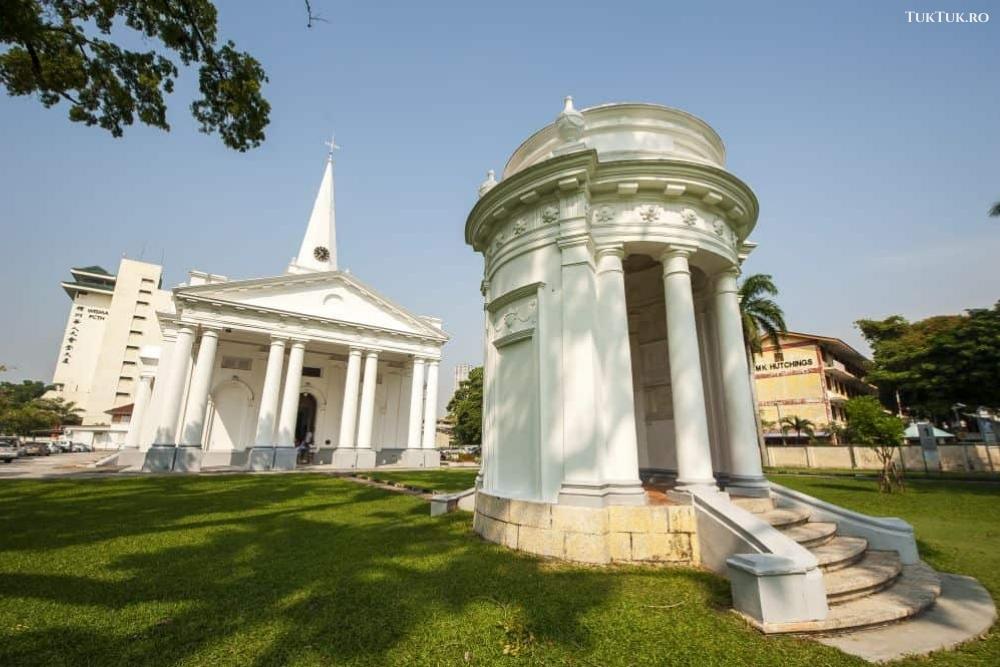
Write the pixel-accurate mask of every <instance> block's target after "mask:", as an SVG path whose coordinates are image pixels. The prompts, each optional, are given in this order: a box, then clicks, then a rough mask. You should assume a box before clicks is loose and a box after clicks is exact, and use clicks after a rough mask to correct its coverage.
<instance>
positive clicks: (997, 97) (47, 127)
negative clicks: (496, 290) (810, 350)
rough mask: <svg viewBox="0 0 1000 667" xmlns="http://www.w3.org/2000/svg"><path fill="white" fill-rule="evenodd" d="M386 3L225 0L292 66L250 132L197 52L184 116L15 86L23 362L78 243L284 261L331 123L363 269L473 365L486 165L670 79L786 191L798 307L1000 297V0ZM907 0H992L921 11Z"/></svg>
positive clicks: (114, 255)
mask: <svg viewBox="0 0 1000 667" xmlns="http://www.w3.org/2000/svg"><path fill="white" fill-rule="evenodd" d="M978 1H979V4H978V5H977V4H969V3H955V2H948V1H945V0H942V1H937V0H936V1H935V2H934V3H933V6H920V5H918V4H915V3H912V2H894V1H891V0H882V1H880V2H875V3H873V2H857V3H854V2H837V3H830V2H826V3H810V2H796V3H793V2H753V3H747V2H734V3H723V2H699V3H690V2H685V3H676V2H665V1H663V0H660V1H658V2H615V3H600V4H599V5H596V6H592V7H588V6H586V4H587V3H580V2H573V3H569V2H559V3H557V2H538V1H537V0H536V1H535V2H531V3H522V2H503V3H494V4H488V3H481V2H478V3H477V2H455V3H438V2H425V3H414V2H391V3H390V2H370V3H353V4H348V3H339V2H333V1H332V0H313V5H314V8H315V10H316V11H317V12H319V13H320V14H321V15H323V16H324V17H326V18H327V19H329V21H330V22H329V23H318V24H317V25H316V26H315V27H314V28H312V29H307V28H306V27H305V15H304V10H303V8H302V6H301V3H298V2H282V3H277V2H267V1H264V0H255V1H252V2H250V1H244V2H236V1H234V0H224V1H222V2H221V3H219V8H220V36H222V37H224V38H231V39H233V40H235V41H236V42H237V44H238V45H239V46H240V47H241V48H243V49H245V50H248V51H250V52H251V53H253V54H254V55H255V56H256V57H257V58H258V59H259V60H260V61H261V62H262V63H263V65H264V67H265V68H266V70H267V72H268V75H269V76H270V84H269V85H268V86H267V88H266V95H267V97H268V99H269V100H270V102H271V105H272V115H271V118H272V122H271V125H270V127H269V128H268V130H267V141H266V143H265V144H264V146H263V147H262V148H260V149H258V150H255V151H252V152H249V153H245V154H240V153H236V152H233V151H230V150H228V149H226V148H224V147H223V145H222V143H221V142H220V141H219V139H218V138H217V137H214V136H206V135H202V134H200V133H198V132H197V130H196V128H195V125H194V122H193V121H192V120H191V118H190V115H189V114H188V112H187V105H188V104H189V102H190V100H191V97H192V95H191V90H192V87H193V85H194V80H195V78H196V77H195V73H193V72H185V73H184V75H183V76H182V77H181V79H180V81H179V82H178V83H179V85H178V91H177V92H176V93H175V94H174V95H173V97H172V100H171V108H170V121H171V123H172V126H173V129H172V131H171V132H169V133H164V132H161V131H158V130H151V129H147V128H144V127H139V126H136V127H133V128H131V129H130V130H128V131H127V132H126V136H125V138H124V139H114V138H112V137H110V136H109V135H107V134H106V133H104V132H103V131H101V130H99V129H96V128H87V127H84V126H82V125H79V124H71V123H69V122H68V120H67V119H66V109H65V108H64V107H56V108H54V109H51V110H43V109H42V108H41V107H40V106H39V105H38V104H37V102H35V101H33V100H29V99H25V98H7V97H4V98H2V102H0V137H2V144H0V145H2V150H0V194H2V202H3V208H2V213H0V224H2V237H0V238H2V242H0V284H2V285H3V289H2V290H0V312H3V314H4V318H3V333H2V334H0V362H3V363H6V364H7V365H9V366H15V367H16V369H14V370H12V371H11V372H9V373H7V374H6V375H5V376H4V379H19V378H22V377H30V378H41V379H50V378H51V372H52V368H53V367H54V363H55V357H56V351H57V346H58V344H59V339H60V336H61V333H62V329H63V326H64V324H65V316H66V312H67V310H66V309H67V306H68V305H69V304H68V300H67V298H66V295H65V294H64V293H63V291H62V290H61V289H60V288H59V281H60V280H63V279H65V278H67V277H68V275H69V274H68V269H69V267H71V266H80V265H87V264H102V265H104V266H106V267H108V268H109V269H113V268H114V267H115V266H116V265H117V262H118V259H119V258H120V257H121V255H122V254H123V253H124V254H126V255H127V256H129V257H133V258H137V257H139V255H140V253H142V252H143V251H144V252H145V255H144V256H145V258H146V259H148V260H152V261H159V260H160V258H161V256H162V257H163V259H164V262H165V267H166V280H165V285H168V286H173V285H176V284H177V283H179V282H181V281H182V280H183V279H184V277H185V274H186V272H187V271H188V270H189V269H192V268H198V269H202V270H207V271H212V272H215V273H223V274H226V275H229V276H230V277H233V278H249V277H259V276H263V275H272V274H279V273H281V272H282V271H283V270H284V267H285V266H286V264H287V262H288V260H289V259H290V258H291V257H292V255H293V254H295V252H296V250H297V248H298V244H299V241H300V237H301V233H302V232H303V230H304V226H305V222H306V220H307V217H308V214H309V210H310V207H311V205H312V201H313V197H314V195H315V190H316V188H317V186H318V184H319V179H320V176H321V171H322V167H323V160H324V156H325V148H324V146H323V142H324V141H325V140H327V139H328V137H329V134H330V132H331V130H335V131H336V134H337V141H338V143H339V144H341V145H342V147H343V150H341V151H340V153H339V155H338V170H337V217H338V234H339V248H340V258H341V265H342V267H347V268H350V269H351V270H352V272H353V273H355V274H356V275H358V276H359V277H361V278H362V280H364V281H366V282H368V283H369V284H371V285H373V286H374V287H376V288H377V289H379V290H381V291H383V292H384V293H385V294H386V295H388V296H390V298H392V299H394V300H395V301H397V302H399V303H401V304H403V305H405V306H407V307H409V308H410V309H412V310H415V311H417V312H422V313H427V314H433V315H438V316H440V317H442V318H444V321H445V327H446V329H447V330H448V331H449V332H450V333H451V334H452V335H453V340H452V342H451V343H450V344H449V345H448V346H447V348H446V353H445V368H444V374H443V376H442V377H443V381H442V391H441V394H442V401H444V400H445V398H446V394H448V393H449V392H450V387H451V367H452V366H453V365H454V363H456V362H459V361H471V362H477V363H478V362H479V360H480V358H481V354H482V353H481V349H482V344H481V326H482V306H481V300H480V295H479V292H478V288H479V281H480V278H481V273H482V262H481V259H480V257H479V256H478V255H476V254H475V253H473V252H472V250H471V249H470V248H468V247H467V246H465V244H464V241H463V226H464V223H465V216H466V214H467V213H468V210H469V208H470V207H471V205H472V204H473V202H474V200H475V192H476V187H477V186H478V184H479V183H480V182H481V181H482V179H483V176H484V174H485V171H486V169H488V168H491V167H492V168H496V169H497V170H498V171H499V170H500V169H501V168H502V166H503V164H504V162H505V160H506V158H507V156H508V155H509V153H510V152H511V151H512V150H513V149H514V148H515V147H516V146H517V145H518V144H519V143H520V142H521V141H522V140H523V139H524V138H525V137H526V136H528V135H529V134H531V133H532V132H534V131H535V130H536V129H538V128H539V127H541V126H543V125H545V124H546V123H548V122H550V121H551V120H552V119H553V118H554V117H555V115H556V114H557V113H558V112H559V110H560V108H561V100H562V97H563V96H564V95H567V94H572V95H573V96H574V97H575V98H576V100H577V105H578V106H580V107H583V106H590V105H594V104H599V103H604V102H613V101H625V100H628V101H648V102H655V103H660V104H666V105H669V106H674V107H679V108H682V109H685V110H687V111H690V112H692V113H694V114H696V115H698V116H700V117H701V118H703V119H705V120H706V121H708V122H709V123H710V124H711V125H712V126H713V127H715V128H716V130H718V132H719V134H720V135H721V136H722V137H723V139H724V140H725V142H726V145H727V149H728V166H729V168H730V170H731V171H733V172H734V173H735V174H737V175H738V176H740V177H741V178H743V179H744V180H745V181H747V182H748V183H749V184H750V185H751V186H752V187H753V188H754V190H755V191H756V193H757V195H758V197H759V198H760V202H761V215H760V221H759V223H758V226H757V230H756V231H755V233H754V234H753V237H752V240H754V241H757V242H758V243H759V244H760V247H759V249H758V251H757V252H756V253H755V254H754V256H753V257H752V258H751V260H750V261H749V262H748V263H747V265H746V267H745V269H746V271H748V272H768V273H772V274H774V276H775V279H776V281H777V283H778V285H779V287H780V288H781V290H782V293H781V297H780V300H781V304H782V306H783V307H784V309H785V312H786V314H787V319H788V324H789V327H790V328H792V329H796V330H806V331H814V332H817V333H822V334H826V335H833V336H840V337H843V338H845V339H847V340H848V341H849V342H851V343H854V344H860V343H861V341H860V338H859V336H858V335H857V332H856V331H855V330H854V328H853V325H852V322H853V321H854V320H855V319H858V318H860V317H884V316H887V315H890V314H893V313H901V314H903V315H905V316H907V317H910V318H919V317H923V316H927V315H931V314H937V313H946V312H958V311H960V310H961V309H963V308H969V307H986V306H990V305H991V304H992V303H993V302H994V301H996V300H997V299H998V298H1000V270H998V269H997V267H998V265H1000V220H997V219H992V220H991V219H989V218H987V217H986V210H987V208H988V207H989V205H990V204H991V203H992V202H993V201H995V200H997V199H1000V131H998V130H1000V77H998V75H1000V3H998V2H996V1H995V0H993V1H990V2H983V1H982V0H978ZM907 9H954V10H960V11H990V12H992V13H993V14H995V16H993V17H992V20H991V21H990V22H989V23H987V24H954V25H927V24H921V25H918V24H908V23H907V22H906V16H905V10H907Z"/></svg>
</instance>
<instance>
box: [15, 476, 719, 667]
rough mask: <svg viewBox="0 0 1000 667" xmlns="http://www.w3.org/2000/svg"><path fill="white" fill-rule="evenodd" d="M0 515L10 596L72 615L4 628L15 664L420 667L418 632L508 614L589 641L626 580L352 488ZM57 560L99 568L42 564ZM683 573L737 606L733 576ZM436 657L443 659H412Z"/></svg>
mask: <svg viewBox="0 0 1000 667" xmlns="http://www.w3.org/2000/svg"><path fill="white" fill-rule="evenodd" d="M34 489H37V490H38V494H37V495H35V494H34V491H33V490H34ZM102 491H104V492H105V493H102ZM0 510H2V511H3V516H4V520H3V523H4V524H5V525H4V526H3V527H4V528H5V532H4V536H3V538H2V542H0V556H2V557H3V558H4V559H5V565H4V567H3V568H2V574H0V600H2V599H6V600H8V601H12V600H16V601H18V604H23V605H26V606H27V607H29V608H33V609H38V610H40V611H39V613H41V610H46V609H48V610H51V609H52V608H53V607H54V608H57V609H64V610H65V609H72V610H73V615H72V617H70V616H67V617H65V618H58V619H51V618H49V619H47V621H46V620H45V619H41V618H37V619H31V618H30V617H29V622H28V623H27V624H26V625H27V627H25V628H21V629H19V631H17V632H14V633H10V632H9V628H0V632H2V633H4V634H5V635H6V636H5V637H4V641H3V642H2V645H0V664H18V665H21V664H46V665H54V664H101V665H107V664H167V663H177V662H182V661H188V662H193V663H198V664H219V663H237V664H254V665H269V664H275V665H278V664H288V663H290V662H295V661H306V662H317V663H330V662H335V663H345V662H346V663H352V664H385V663H388V662H397V663H398V662H409V661H411V660H408V659H405V658H400V656H398V655H397V656H392V657H390V656H389V655H388V654H389V652H391V651H392V650H393V649H394V648H396V647H397V646H399V644H400V643H401V641H402V640H403V639H404V638H406V637H408V636H412V635H413V634H414V633H434V634H432V635H431V636H440V637H441V641H445V640H449V639H450V640H451V641H455V642H461V641H469V642H477V641H482V640H483V637H482V636H479V637H477V636H475V633H473V635H472V636H471V637H470V636H469V633H468V627H465V630H462V631H459V630H457V629H455V628H449V627H448V626H449V623H452V624H454V618H455V617H456V615H458V614H463V615H465V616H467V617H469V618H471V619H472V622H473V623H475V622H476V621H477V619H478V620H479V621H480V622H481V623H482V627H481V628H480V630H481V632H480V634H481V635H486V634H490V633H492V634H494V635H495V634H496V633H497V632H499V631H498V630H497V629H496V627H495V626H496V622H495V620H494V619H495V611H496V608H497V607H501V608H504V609H508V608H509V609H512V610H516V613H517V615H518V618H519V619H520V620H519V621H518V623H522V624H523V626H524V627H526V628H530V630H531V632H532V633H533V634H534V635H535V636H536V637H537V639H538V641H541V642H552V643H555V644H561V645H565V646H569V647H574V648H579V647H587V646H588V645H589V643H590V637H591V630H590V629H588V626H587V623H586V622H585V621H584V619H585V617H586V616H587V614H588V613H589V612H590V611H591V610H593V609H595V608H599V607H601V606H602V605H604V604H605V603H606V602H607V601H608V599H609V598H610V597H611V596H613V595H614V594H615V592H616V589H617V586H618V585H619V580H618V578H616V577H615V576H610V575H609V573H608V571H607V570H602V569H587V568H571V567H565V566H559V565H554V564H552V563H549V562H545V561H541V560H538V559H534V558H529V557H524V556H520V555H515V554H512V553H510V552H508V551H506V550H504V549H502V548H500V547H496V546H494V545H487V544H485V543H483V542H482V541H480V540H479V538H478V537H476V536H474V535H472V534H471V531H470V526H469V524H470V520H469V515H467V514H456V515H449V516H447V517H439V518H431V517H429V516H428V514H427V505H426V503H424V502H422V501H420V500H418V499H415V498H412V497H407V496H399V495H391V494H387V493H385V492H382V491H379V490H376V489H372V488H369V487H364V486H358V485H355V484H352V483H350V482H345V481H342V480H333V479H326V480H317V479H316V478H315V477H312V478H308V477H298V476H292V475H284V476H280V477H279V476H275V477H256V478H251V477H240V478H234V477H227V478H224V479H223V478H162V479H144V480H115V481H113V482H106V483H93V482H89V483H73V482H58V483H55V482H49V483H43V484H35V485H28V484H25V485H24V486H23V487H22V489H21V493H20V494H17V493H11V489H10V488H9V487H8V488H4V489H3V493H2V494H0ZM60 549H65V550H67V552H73V553H75V552H77V551H80V553H86V554H87V555H88V557H91V558H95V557H97V558H100V559H101V560H102V562H100V563H97V564H96V565H94V564H92V566H91V567H79V568H72V567H66V566H65V563H61V564H60V566H59V567H58V568H56V570H57V571H48V570H47V568H45V567H35V565H37V564H38V562H37V561H35V560H33V559H40V558H43V557H45V555H46V554H50V553H54V551H55V550H60ZM81 550H85V551H81ZM59 557H60V558H63V559H65V558H66V556H59ZM18 564H20V567H15V565H18ZM673 572H674V573H676V574H677V575H678V576H681V577H689V578H690V579H691V580H692V581H693V582H695V583H696V585H697V586H698V587H700V588H703V589H704V591H705V593H706V595H707V597H708V598H709V599H710V600H711V602H712V604H713V605H714V606H716V607H717V608H720V609H721V608H722V607H723V606H725V605H727V604H728V586H726V585H725V583H724V582H722V581H721V580H719V579H717V578H715V577H712V576H711V575H709V574H706V573H702V572H697V571H694V570H679V569H678V570H673ZM640 576H641V574H640ZM649 576H656V574H655V573H654V572H651V573H650V575H649ZM60 605H62V606H61V607H60ZM48 613H51V611H49V612H48ZM441 619H445V620H441ZM447 619H452V620H451V621H449V620H447ZM33 621H37V622H33ZM494 643H496V642H495V641H494ZM407 650H409V649H407ZM425 650H429V651H433V650H435V649H434V648H433V647H432V648H429V649H425ZM425 661H429V662H435V661H439V660H432V659H430V658H428V657H427V656H424V657H423V658H418V657H413V658H412V662H425Z"/></svg>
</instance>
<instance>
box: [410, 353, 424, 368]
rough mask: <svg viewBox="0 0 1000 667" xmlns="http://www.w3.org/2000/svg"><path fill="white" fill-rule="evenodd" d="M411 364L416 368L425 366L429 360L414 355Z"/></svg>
mask: <svg viewBox="0 0 1000 667" xmlns="http://www.w3.org/2000/svg"><path fill="white" fill-rule="evenodd" d="M411 363H412V364H413V365H414V366H423V365H424V364H425V363H427V359H425V358H424V357H418V356H416V355H413V359H412V361H411Z"/></svg>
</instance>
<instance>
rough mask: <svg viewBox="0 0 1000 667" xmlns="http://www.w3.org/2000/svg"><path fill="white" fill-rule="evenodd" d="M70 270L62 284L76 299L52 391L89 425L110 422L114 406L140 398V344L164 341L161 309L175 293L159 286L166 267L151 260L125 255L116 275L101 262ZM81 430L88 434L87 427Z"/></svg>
mask: <svg viewBox="0 0 1000 667" xmlns="http://www.w3.org/2000/svg"><path fill="white" fill-rule="evenodd" d="M70 274H71V275H72V278H71V279H70V280H67V281H65V282H63V283H61V284H62V288H63V289H64V290H65V291H66V294H67V295H69V297H70V301H71V303H70V309H69V316H68V317H67V319H66V329H65V331H64V333H63V338H62V341H61V343H60V345H59V355H58V358H57V359H56V367H55V372H54V373H53V375H52V384H53V385H54V386H55V389H54V390H53V391H51V392H49V394H48V396H49V397H55V398H62V399H64V400H66V401H72V402H74V403H76V404H77V405H78V406H79V407H80V408H81V409H82V410H83V415H82V416H83V425H84V427H88V426H90V427H103V426H108V425H109V424H110V422H111V417H110V416H109V413H108V411H109V410H114V409H117V410H118V414H121V409H122V408H123V407H126V406H129V405H131V404H132V403H133V401H134V400H135V394H136V389H137V387H138V384H139V349H140V348H141V347H142V346H144V345H159V344H160V328H159V325H158V323H157V320H156V311H157V310H158V309H161V308H164V307H165V306H166V305H167V304H169V302H170V293H169V292H167V291H164V290H162V289H160V286H161V280H162V268H161V267H160V266H159V265H157V264H150V263H148V262H140V261H136V260H132V259H122V260H121V262H120V263H119V265H118V272H117V273H115V274H112V273H110V272H108V271H107V270H105V269H104V268H102V267H100V266H87V267H81V268H73V269H70ZM126 409H127V408H126ZM76 430H77V431H78V432H79V433H80V434H81V437H82V438H83V439H85V440H86V439H87V438H86V437H83V436H82V434H83V432H84V431H86V430H87V429H86V428H84V429H80V428H77V429H76ZM90 430H93V429H90ZM98 430H100V429H98Z"/></svg>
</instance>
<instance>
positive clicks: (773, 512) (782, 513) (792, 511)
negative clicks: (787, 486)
mask: <svg viewBox="0 0 1000 667" xmlns="http://www.w3.org/2000/svg"><path fill="white" fill-rule="evenodd" d="M754 514H756V515H757V516H758V517H760V518H761V519H763V520H764V521H767V522H768V523H769V524H771V525H772V526H774V527H775V528H778V529H779V530H781V529H784V528H789V527H791V526H798V525H801V524H803V523H806V522H807V521H809V514H810V512H809V510H804V509H800V508H798V507H779V508H777V509H770V510H767V511H765V512H754Z"/></svg>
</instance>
